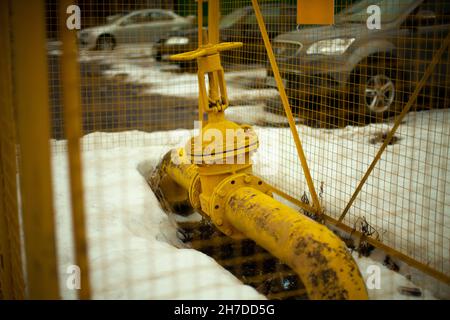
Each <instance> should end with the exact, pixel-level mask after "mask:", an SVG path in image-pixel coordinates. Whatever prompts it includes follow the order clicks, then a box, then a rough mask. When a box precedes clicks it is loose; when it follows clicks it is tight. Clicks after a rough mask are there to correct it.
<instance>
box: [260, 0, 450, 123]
mask: <svg viewBox="0 0 450 320" xmlns="http://www.w3.org/2000/svg"><path fill="white" fill-rule="evenodd" d="M369 5H378V6H379V7H380V9H381V29H373V30H369V28H368V26H367V18H368V16H369V15H370V14H368V13H367V7H368V6H369ZM335 22H336V23H335V25H333V26H321V27H305V28H302V29H299V30H295V31H292V32H289V33H286V34H282V35H280V36H278V37H277V38H275V40H274V52H275V54H276V57H277V61H278V65H279V68H280V73H281V75H282V78H283V79H284V80H283V81H284V83H285V87H286V91H287V93H288V96H289V97H290V100H291V104H292V105H293V107H294V108H296V109H297V110H300V109H302V110H303V109H306V110H308V109H309V110H311V109H313V108H316V109H317V108H318V107H320V106H321V105H324V104H326V105H328V106H332V108H336V109H341V110H342V108H350V109H348V110H354V112H353V114H362V115H363V116H364V117H367V116H375V115H376V116H377V117H378V118H383V117H386V116H389V115H393V114H395V113H398V112H399V111H400V110H401V109H402V107H403V106H404V102H405V99H407V97H408V94H409V93H410V92H411V91H412V90H413V89H414V86H415V85H416V84H417V83H418V81H419V80H420V78H421V77H422V76H423V74H424V71H425V69H426V67H427V66H428V65H429V63H430V62H431V60H432V58H433V55H434V54H435V53H436V51H438V49H439V48H440V46H441V44H442V41H443V39H444V38H445V37H446V36H447V34H448V32H449V30H450V1H446V0H445V1H444V0H402V1H393V0H391V1H389V0H378V1H374V0H370V1H369V0H362V1H359V2H357V3H356V4H354V5H353V6H351V7H349V8H347V9H346V10H344V11H343V12H341V13H340V14H338V15H336V17H335ZM267 84H268V85H269V86H275V81H274V79H273V72H272V70H271V69H270V68H269V69H268V78H267ZM449 86H450V66H449V54H448V49H447V50H446V52H444V54H443V56H442V58H441V59H440V61H439V62H438V64H437V66H436V68H435V70H434V72H433V74H432V76H431V78H430V79H429V81H428V82H427V85H426V86H425V88H424V90H423V92H429V90H434V91H433V92H434V93H433V95H428V96H435V97H438V99H437V100H435V101H428V102H427V103H428V104H432V105H433V107H448V103H449V99H450V98H449V94H448V93H446V89H447V88H448V87H449ZM427 90H428V91H427ZM278 100H279V99H278ZM278 100H277V101H278ZM277 101H275V100H273V101H269V104H268V109H269V110H279V107H280V105H279V103H278V102H277ZM333 104H334V105H333ZM346 110H347V109H346ZM294 111H296V110H294Z"/></svg>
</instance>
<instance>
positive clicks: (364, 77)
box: [349, 58, 404, 122]
mask: <svg viewBox="0 0 450 320" xmlns="http://www.w3.org/2000/svg"><path fill="white" fill-rule="evenodd" d="M399 79H401V76H400V72H399V70H398V67H397V65H396V64H395V60H394V59H391V58H372V59H365V60H363V61H362V62H360V63H359V64H358V66H357V67H356V68H355V70H354V71H353V72H352V75H351V77H350V83H349V86H350V90H349V91H350V96H349V102H350V105H352V104H353V112H354V114H355V115H356V117H359V118H361V117H369V118H370V120H371V122H372V121H373V120H383V119H386V118H388V117H392V116H395V115H396V114H398V113H399V112H401V110H402V106H403V104H402V102H403V101H404V99H403V97H402V95H403V94H402V90H401V86H400V81H398V80H399Z"/></svg>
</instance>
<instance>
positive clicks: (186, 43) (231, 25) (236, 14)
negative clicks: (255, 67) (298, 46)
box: [153, 4, 296, 64]
mask: <svg viewBox="0 0 450 320" xmlns="http://www.w3.org/2000/svg"><path fill="white" fill-rule="evenodd" d="M261 13H262V15H263V17H264V20H265V23H266V26H267V32H268V35H269V37H270V38H271V39H272V38H274V37H276V36H277V35H279V34H281V33H284V32H288V31H290V30H292V29H294V28H295V26H296V7H295V6H292V5H286V4H265V5H261ZM219 28H220V40H221V41H229V42H233V41H237V42H243V43H244V47H243V48H241V49H238V50H233V51H232V52H230V53H226V52H225V53H224V54H223V55H222V56H223V58H224V59H225V60H227V58H228V59H231V58H234V60H235V61H234V62H251V61H253V62H255V61H259V62H265V61H266V54H265V48H264V44H263V41H262V38H261V35H260V32H259V28H258V23H257V21H256V16H255V13H254V11H253V8H252V7H251V6H248V7H243V8H239V9H236V10H234V11H233V12H231V13H230V14H228V15H226V16H224V17H223V18H222V19H221V20H220V24H219ZM197 47H198V31H197V28H192V29H189V30H184V31H182V30H180V31H177V32H173V33H171V34H170V35H169V36H168V37H163V38H161V39H160V40H159V41H158V43H157V44H156V45H155V47H154V50H153V53H154V55H155V58H156V59H157V60H166V59H167V58H168V56H170V55H172V54H177V53H181V52H186V51H191V50H195V49H196V48H197ZM193 63H194V64H195V62H193Z"/></svg>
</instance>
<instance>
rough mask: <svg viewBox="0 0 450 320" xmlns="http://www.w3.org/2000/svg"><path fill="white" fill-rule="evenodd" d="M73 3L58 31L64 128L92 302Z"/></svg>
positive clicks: (84, 283)
mask: <svg viewBox="0 0 450 320" xmlns="http://www.w3.org/2000/svg"><path fill="white" fill-rule="evenodd" d="M71 4H72V0H61V1H60V2H59V31H60V35H61V41H62V53H63V54H62V57H61V84H62V97H63V106H64V127H65V133H66V139H67V146H68V158H69V171H70V196H71V205H72V223H73V229H74V242H75V259H76V264H77V265H78V267H79V268H80V270H81V279H80V280H81V288H80V291H79V298H80V299H90V297H91V290H90V282H89V262H88V254H87V241H86V226H85V213H84V196H83V179H82V174H83V171H82V163H81V155H80V138H81V135H82V127H81V97H80V74H79V72H80V71H79V66H78V47H77V36H76V31H77V30H69V29H68V28H67V26H66V19H67V13H66V9H67V7H68V6H70V5H71Z"/></svg>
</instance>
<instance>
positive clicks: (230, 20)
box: [220, 8, 247, 28]
mask: <svg viewBox="0 0 450 320" xmlns="http://www.w3.org/2000/svg"><path fill="white" fill-rule="evenodd" d="M246 10H247V8H240V9H237V10H235V11H233V12H232V13H230V14H228V15H226V16H224V17H223V18H222V20H220V28H228V27H231V26H232V25H233V24H235V23H236V22H237V21H238V20H239V19H240V18H241V17H242V16H243V15H245V11H246Z"/></svg>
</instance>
